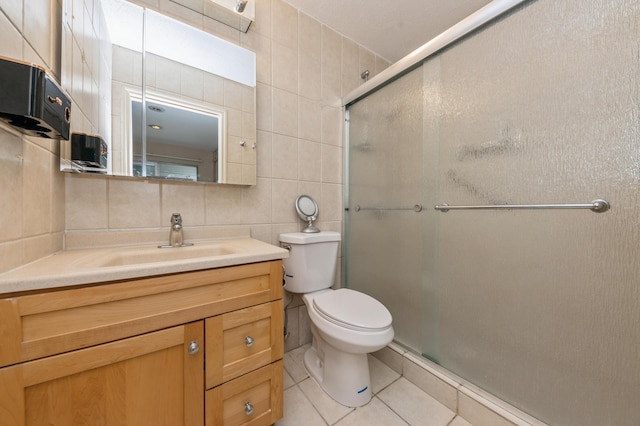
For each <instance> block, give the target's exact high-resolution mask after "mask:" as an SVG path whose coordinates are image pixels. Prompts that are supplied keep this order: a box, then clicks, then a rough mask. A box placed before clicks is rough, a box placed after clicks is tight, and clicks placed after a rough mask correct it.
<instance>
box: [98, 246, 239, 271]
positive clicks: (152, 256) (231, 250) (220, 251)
mask: <svg viewBox="0 0 640 426" xmlns="http://www.w3.org/2000/svg"><path fill="white" fill-rule="evenodd" d="M239 251H240V250H238V249H237V248H235V247H232V246H230V245H227V244H205V245H194V246H186V247H175V248H173V247H172V248H158V247H144V248H133V249H124V250H122V251H120V252H118V253H114V254H109V255H107V256H105V257H103V258H101V259H100V261H99V266H102V267H106V266H126V265H138V264H143V263H154V262H172V261H179V260H189V259H199V258H208V257H216V256H225V255H229V254H235V253H238V252H239Z"/></svg>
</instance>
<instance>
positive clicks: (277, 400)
mask: <svg viewBox="0 0 640 426" xmlns="http://www.w3.org/2000/svg"><path fill="white" fill-rule="evenodd" d="M283 366H284V363H283V361H282V360H280V361H276V362H274V363H273V364H270V365H267V366H266V367H262V368H259V369H258V370H256V371H252V372H251V373H249V374H245V375H244V376H240V377H238V378H237V379H234V380H231V381H229V382H227V383H225V384H223V385H220V386H218V387H215V388H213V389H210V390H208V391H207V392H206V416H205V417H206V421H207V423H206V425H207V426H241V425H242V426H267V425H272V424H274V423H275V422H276V421H277V420H279V419H281V418H282V414H283V394H282V386H283V374H284V369H283V368H284V367H283Z"/></svg>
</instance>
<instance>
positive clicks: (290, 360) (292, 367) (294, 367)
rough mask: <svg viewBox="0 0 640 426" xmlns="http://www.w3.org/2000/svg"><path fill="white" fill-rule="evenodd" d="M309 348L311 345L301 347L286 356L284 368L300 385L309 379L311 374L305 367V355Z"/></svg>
mask: <svg viewBox="0 0 640 426" xmlns="http://www.w3.org/2000/svg"><path fill="white" fill-rule="evenodd" d="M309 346H310V345H304V346H300V347H299V348H297V349H294V350H292V351H289V352H287V353H285V354H284V368H285V370H287V372H288V373H289V374H290V375H291V378H292V379H293V381H294V382H296V383H300V382H301V381H303V380H304V379H306V378H307V377H309V374H308V373H307V370H306V369H305V367H304V353H305V352H306V350H307V349H308V348H309Z"/></svg>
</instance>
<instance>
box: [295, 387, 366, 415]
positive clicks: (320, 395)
mask: <svg viewBox="0 0 640 426" xmlns="http://www.w3.org/2000/svg"><path fill="white" fill-rule="evenodd" d="M298 386H299V387H300V389H302V392H303V393H304V394H305V395H306V396H307V398H309V401H311V403H312V404H313V406H314V407H315V408H316V410H317V411H318V412H319V413H320V415H321V416H322V418H323V419H324V420H325V421H326V422H327V423H329V424H330V425H331V424H334V423H335V422H337V421H338V420H340V419H341V418H343V417H344V416H346V415H347V414H349V413H350V412H352V411H353V410H354V409H353V408H351V407H346V406H344V405H342V404H340V403H338V402H336V401H335V400H334V399H333V398H331V397H330V396H329V395H327V393H326V392H325V391H323V390H322V388H321V387H320V385H319V384H318V383H317V382H316V381H315V380H314V379H313V378H311V377H309V378H307V379H305V380H304V381H302V382H300V383H299V384H298Z"/></svg>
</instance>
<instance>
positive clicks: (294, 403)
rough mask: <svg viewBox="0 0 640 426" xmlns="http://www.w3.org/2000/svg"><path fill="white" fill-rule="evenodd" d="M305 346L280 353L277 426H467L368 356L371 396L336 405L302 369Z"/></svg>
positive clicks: (423, 393)
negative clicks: (280, 404) (280, 406)
mask: <svg viewBox="0 0 640 426" xmlns="http://www.w3.org/2000/svg"><path fill="white" fill-rule="evenodd" d="M308 347H309V345H305V346H302V347H300V348H297V349H294V350H292V351H289V352H287V353H285V355H284V368H285V373H284V417H283V418H282V419H281V420H280V421H279V422H277V423H276V425H277V426H327V425H336V426H360V425H367V426H377V425H381V426H396V425H398V426H407V425H411V426H418V425H419V426H471V423H469V422H467V421H466V420H464V419H463V418H462V417H459V416H456V414H455V413H454V412H453V411H451V410H449V409H448V408H447V407H445V406H444V405H442V404H441V403H439V402H438V401H437V400H435V399H434V398H433V397H431V396H429V395H428V394H426V393H425V392H423V391H422V390H421V389H420V388H418V387H417V386H415V385H414V384H413V383H411V382H409V381H408V380H407V379H405V378H404V377H401V376H400V375H399V374H398V373H396V372H395V371H393V370H392V369H391V368H389V367H387V366H386V365H385V364H384V363H382V362H381V361H379V360H378V359H376V358H374V357H372V356H371V355H369V369H370V371H371V388H372V390H373V394H374V396H373V398H372V399H371V401H370V402H369V403H368V404H367V405H364V406H362V407H358V408H349V407H345V406H343V405H341V404H338V403H337V402H335V401H334V400H333V399H331V398H330V397H329V396H328V395H326V394H325V393H324V392H323V391H322V389H321V388H320V386H318V384H317V383H316V382H315V381H314V380H313V379H312V378H311V377H310V376H309V375H308V374H307V371H306V370H305V368H304V365H303V361H302V357H303V354H304V351H305V350H306V349H307V348H308Z"/></svg>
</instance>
